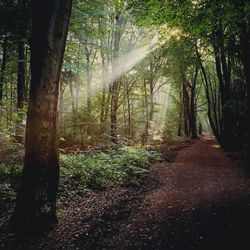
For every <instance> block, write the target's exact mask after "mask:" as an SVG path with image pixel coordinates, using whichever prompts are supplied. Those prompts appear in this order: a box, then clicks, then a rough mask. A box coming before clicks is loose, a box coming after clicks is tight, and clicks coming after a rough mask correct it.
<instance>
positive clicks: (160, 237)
mask: <svg viewBox="0 0 250 250" xmlns="http://www.w3.org/2000/svg"><path fill="white" fill-rule="evenodd" d="M67 204H68V205H67V206H65V204H63V206H62V207H63V209H62V210H61V213H62V215H61V218H60V220H59V223H58V225H57V227H56V228H55V230H53V231H52V232H50V233H49V234H47V235H44V236H41V237H40V238H36V239H32V240H30V239H24V238H23V237H21V238H15V237H13V235H8V236H6V237H7V238H5V243H4V245H2V249H25V250H26V249H53V250H54V249H91V250H92V249H128V250H130V249H176V250H179V249H180V250H181V249H183V250H189V249H197V250H210V249H218V250H222V249H235V250H243V249H250V240H249V239H250V238H249V227H250V180H249V179H247V178H246V177H244V175H243V173H242V172H241V171H240V169H239V168H238V167H237V166H235V165H234V163H232V162H231V161H230V160H229V159H228V158H227V157H226V156H225V154H224V152H223V151H222V149H221V148H220V147H219V146H218V144H217V143H216V141H215V140H214V138H213V137H204V138H202V139H201V140H197V141H196V142H195V143H194V144H192V145H191V146H189V147H187V148H185V149H183V150H182V151H181V152H180V153H179V154H178V157H177V159H176V161H175V163H158V164H154V165H152V166H151V169H150V175H149V177H148V179H147V180H146V181H145V182H144V183H143V184H142V185H141V186H140V187H120V188H114V189H110V190H107V191H105V192H100V193H93V194H90V195H89V197H84V198H82V197H78V198H74V200H72V201H69V202H68V203H67ZM0 248H1V247H0Z"/></svg>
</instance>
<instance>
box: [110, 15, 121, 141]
mask: <svg viewBox="0 0 250 250" xmlns="http://www.w3.org/2000/svg"><path fill="white" fill-rule="evenodd" d="M113 39H114V47H113V49H114V51H113V62H112V71H113V73H114V72H115V70H116V62H115V60H117V58H118V52H119V49H120V40H121V17H120V15H119V14H117V15H116V16H115V30H114V37H113ZM118 95H119V81H118V80H114V81H113V83H112V86H111V109H110V122H111V125H110V137H111V143H113V145H116V144H117V143H118V138H117V110H118Z"/></svg>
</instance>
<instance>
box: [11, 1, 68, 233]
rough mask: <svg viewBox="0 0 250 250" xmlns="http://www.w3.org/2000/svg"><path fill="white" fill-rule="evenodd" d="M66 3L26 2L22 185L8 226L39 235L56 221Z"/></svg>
mask: <svg viewBox="0 0 250 250" xmlns="http://www.w3.org/2000/svg"><path fill="white" fill-rule="evenodd" d="M71 5H72V2H71V0H44V1H35V0H33V1H32V37H31V86H30V98H29V107H28V117H27V128H26V144H25V160H24V168H23V173H22V184H21V186H20V189H19V192H18V194H17V199H16V207H15V211H14V214H13V216H12V222H13V223H15V225H16V226H17V227H18V228H19V229H22V230H23V229H24V228H23V226H24V225H25V227H26V228H32V229H33V230H35V229H39V230H42V229H44V228H47V227H48V225H51V224H52V223H54V222H56V197H57V191H58V182H59V150H58V149H59V148H58V108H59V107H58V97H59V80H60V71H61V66H62V61H63V54H64V50H65V43H66V37H67V31H68V24H69V18H70V13H71Z"/></svg>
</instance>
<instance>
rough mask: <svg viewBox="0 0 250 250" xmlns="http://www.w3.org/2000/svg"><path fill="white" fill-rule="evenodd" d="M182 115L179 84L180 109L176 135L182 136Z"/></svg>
mask: <svg viewBox="0 0 250 250" xmlns="http://www.w3.org/2000/svg"><path fill="white" fill-rule="evenodd" d="M182 115H183V98H182V91H181V86H180V111H179V124H178V133H177V136H182V132H181V128H182V123H183V119H182Z"/></svg>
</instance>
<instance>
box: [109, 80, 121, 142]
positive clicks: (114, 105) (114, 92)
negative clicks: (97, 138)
mask: <svg viewBox="0 0 250 250" xmlns="http://www.w3.org/2000/svg"><path fill="white" fill-rule="evenodd" d="M118 87H119V83H118V81H114V82H113V84H112V87H111V110H110V122H111V128H110V136H111V143H113V144H117V142H118V141H117V109H118Z"/></svg>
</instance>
